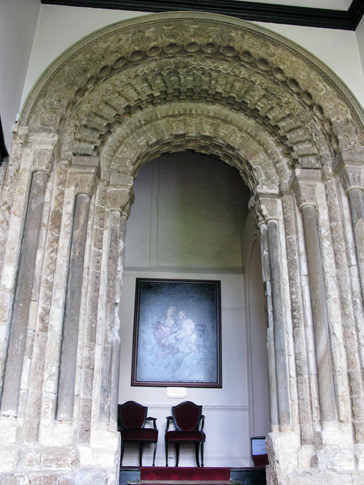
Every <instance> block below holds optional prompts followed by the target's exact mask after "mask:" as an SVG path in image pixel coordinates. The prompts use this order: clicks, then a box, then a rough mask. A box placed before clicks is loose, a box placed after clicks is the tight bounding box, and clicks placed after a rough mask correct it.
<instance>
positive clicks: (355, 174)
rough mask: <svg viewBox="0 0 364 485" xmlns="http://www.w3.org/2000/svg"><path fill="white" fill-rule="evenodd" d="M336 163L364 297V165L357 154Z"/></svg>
mask: <svg viewBox="0 0 364 485" xmlns="http://www.w3.org/2000/svg"><path fill="white" fill-rule="evenodd" d="M346 158H348V157H345V154H344V155H343V159H340V160H339V161H337V163H336V166H335V168H336V171H337V172H338V173H339V176H340V179H341V183H342V185H343V187H344V189H345V191H346V193H347V195H348V199H349V204H350V212H351V222H352V225H353V232H354V237H355V244H356V253H357V259H358V268H359V275H360V281H361V287H362V295H363V298H364V197H363V190H364V181H363V178H364V177H363V166H362V161H361V157H360V156H359V157H355V154H353V155H351V156H350V159H348V160H347V159H346Z"/></svg>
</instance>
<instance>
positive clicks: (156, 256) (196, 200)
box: [126, 152, 250, 272]
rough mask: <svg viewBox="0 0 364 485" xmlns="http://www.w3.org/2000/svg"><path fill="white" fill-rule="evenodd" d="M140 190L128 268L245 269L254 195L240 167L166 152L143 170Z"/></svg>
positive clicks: (137, 182)
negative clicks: (243, 236)
mask: <svg viewBox="0 0 364 485" xmlns="http://www.w3.org/2000/svg"><path fill="white" fill-rule="evenodd" d="M206 174H208V176H206ZM134 189H135V193H136V197H135V203H134V205H133V206H132V208H131V217H130V219H129V222H128V232H127V241H128V244H127V246H126V267H127V268H138V267H159V268H162V267H164V268H171V267H178V268H181V267H182V268H184V269H185V268H195V270H198V269H201V268H202V269H203V268H215V271H216V268H221V269H223V270H224V271H226V270H235V271H238V272H241V266H242V260H241V234H242V228H243V226H244V224H245V219H246V217H247V213H248V200H249V198H250V194H249V191H248V189H247V187H246V186H245V184H244V182H243V180H242V179H241V178H240V176H239V175H238V172H237V170H236V169H234V168H232V167H229V166H228V165H226V164H224V163H222V162H221V161H219V160H217V159H212V158H210V157H207V156H204V155H200V154H197V153H191V152H182V153H175V154H166V155H163V156H162V157H160V158H159V159H158V160H154V161H153V162H151V163H148V164H147V165H145V166H144V167H143V168H142V169H141V171H140V173H139V175H138V176H137V178H136V180H135V185H134Z"/></svg>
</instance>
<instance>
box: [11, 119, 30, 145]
mask: <svg viewBox="0 0 364 485" xmlns="http://www.w3.org/2000/svg"><path fill="white" fill-rule="evenodd" d="M28 138H29V126H20V125H18V124H15V125H14V127H13V143H20V144H21V145H24V146H25V145H26V144H27V143H28Z"/></svg>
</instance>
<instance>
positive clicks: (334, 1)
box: [222, 0, 351, 10]
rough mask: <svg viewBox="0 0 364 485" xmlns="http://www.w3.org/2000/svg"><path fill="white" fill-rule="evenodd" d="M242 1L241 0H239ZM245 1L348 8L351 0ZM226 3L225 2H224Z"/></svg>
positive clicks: (338, 8) (294, 5)
mask: <svg viewBox="0 0 364 485" xmlns="http://www.w3.org/2000/svg"><path fill="white" fill-rule="evenodd" d="M237 1H241V0H237ZM244 1H245V2H256V3H271V4H275V5H288V6H290V7H310V8H329V9H332V10H348V9H349V7H350V5H351V0H244ZM222 3H224V2H222Z"/></svg>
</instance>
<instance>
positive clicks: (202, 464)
mask: <svg viewBox="0 0 364 485" xmlns="http://www.w3.org/2000/svg"><path fill="white" fill-rule="evenodd" d="M203 447H204V442H203V441H201V466H202V467H204V466H205V465H204V463H203Z"/></svg>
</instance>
